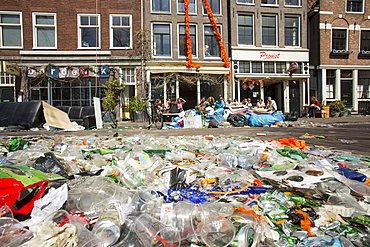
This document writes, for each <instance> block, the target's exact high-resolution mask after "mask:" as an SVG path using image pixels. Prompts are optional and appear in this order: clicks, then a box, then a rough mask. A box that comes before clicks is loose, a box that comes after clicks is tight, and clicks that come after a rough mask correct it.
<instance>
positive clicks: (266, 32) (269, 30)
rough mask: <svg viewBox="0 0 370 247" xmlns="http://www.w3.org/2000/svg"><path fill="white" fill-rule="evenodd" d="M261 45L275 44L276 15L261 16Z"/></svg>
mask: <svg viewBox="0 0 370 247" xmlns="http://www.w3.org/2000/svg"><path fill="white" fill-rule="evenodd" d="M262 45H276V16H266V15H265V16H262Z"/></svg>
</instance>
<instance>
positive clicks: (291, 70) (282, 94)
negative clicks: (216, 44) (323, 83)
mask: <svg viewBox="0 0 370 247" xmlns="http://www.w3.org/2000/svg"><path fill="white" fill-rule="evenodd" d="M229 11H230V43H231V53H232V55H231V56H232V68H233V70H232V71H233V75H234V77H235V83H234V87H233V89H234V95H235V97H236V98H238V99H240V100H241V99H243V98H251V99H252V102H253V103H254V104H255V103H256V102H257V101H258V100H259V99H260V98H262V99H265V100H266V98H267V97H272V98H273V99H275V101H276V102H277V105H278V109H279V110H282V111H283V112H297V113H299V112H300V110H301V107H300V106H302V105H303V104H305V103H307V98H308V85H309V77H310V75H309V70H308V68H309V51H308V44H307V2H306V1H305V0H283V1H278V0H235V1H230V8H229Z"/></svg>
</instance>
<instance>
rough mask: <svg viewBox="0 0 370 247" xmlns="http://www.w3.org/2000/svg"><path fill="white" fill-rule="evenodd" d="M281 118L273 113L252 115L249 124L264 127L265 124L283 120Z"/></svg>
mask: <svg viewBox="0 0 370 247" xmlns="http://www.w3.org/2000/svg"><path fill="white" fill-rule="evenodd" d="M281 121H282V120H281V118H278V117H275V116H273V115H268V114H266V115H265V114H263V115H251V116H250V117H249V122H248V125H249V126H252V127H262V126H264V125H273V124H274V123H277V122H281Z"/></svg>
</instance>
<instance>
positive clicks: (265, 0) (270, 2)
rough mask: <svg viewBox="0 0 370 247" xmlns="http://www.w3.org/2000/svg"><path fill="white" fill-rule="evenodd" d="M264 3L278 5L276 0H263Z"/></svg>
mask: <svg viewBox="0 0 370 247" xmlns="http://www.w3.org/2000/svg"><path fill="white" fill-rule="evenodd" d="M261 3H262V4H269V5H276V0H261Z"/></svg>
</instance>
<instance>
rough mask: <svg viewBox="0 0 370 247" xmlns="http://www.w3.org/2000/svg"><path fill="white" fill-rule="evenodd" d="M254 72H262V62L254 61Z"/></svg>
mask: <svg viewBox="0 0 370 247" xmlns="http://www.w3.org/2000/svg"><path fill="white" fill-rule="evenodd" d="M252 73H262V62H252Z"/></svg>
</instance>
